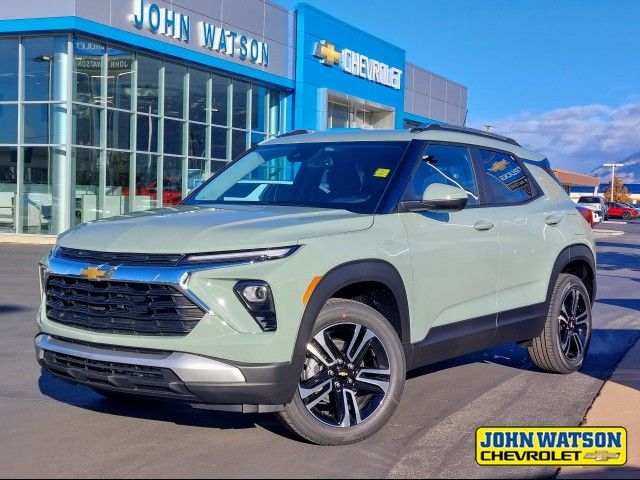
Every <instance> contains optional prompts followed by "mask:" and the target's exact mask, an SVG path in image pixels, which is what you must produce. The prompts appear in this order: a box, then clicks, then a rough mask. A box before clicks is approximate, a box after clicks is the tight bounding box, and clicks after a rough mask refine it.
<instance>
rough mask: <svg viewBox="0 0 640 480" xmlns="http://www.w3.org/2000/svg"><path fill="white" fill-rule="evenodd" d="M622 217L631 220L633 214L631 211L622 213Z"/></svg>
mask: <svg viewBox="0 0 640 480" xmlns="http://www.w3.org/2000/svg"><path fill="white" fill-rule="evenodd" d="M622 218H623V219H625V220H631V214H630V213H629V212H624V213H623V214H622Z"/></svg>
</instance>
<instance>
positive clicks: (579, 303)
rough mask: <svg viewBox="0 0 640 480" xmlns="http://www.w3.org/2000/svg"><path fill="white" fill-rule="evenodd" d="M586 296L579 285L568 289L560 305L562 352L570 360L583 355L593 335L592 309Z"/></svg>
mask: <svg viewBox="0 0 640 480" xmlns="http://www.w3.org/2000/svg"><path fill="white" fill-rule="evenodd" d="M588 302H589V299H588V298H586V297H585V296H584V295H583V293H582V291H581V289H580V288H579V287H578V286H572V287H571V288H569V289H567V290H566V291H565V294H564V299H563V301H562V304H561V306H560V315H558V321H559V322H560V330H559V332H558V333H559V335H560V347H561V349H562V354H563V355H564V356H565V358H567V359H568V360H570V361H573V360H576V359H580V358H582V357H583V354H584V348H585V345H586V344H587V341H588V339H589V337H590V335H591V325H590V322H589V321H588V320H589V315H590V313H591V312H590V309H589V307H588V306H587V304H588Z"/></svg>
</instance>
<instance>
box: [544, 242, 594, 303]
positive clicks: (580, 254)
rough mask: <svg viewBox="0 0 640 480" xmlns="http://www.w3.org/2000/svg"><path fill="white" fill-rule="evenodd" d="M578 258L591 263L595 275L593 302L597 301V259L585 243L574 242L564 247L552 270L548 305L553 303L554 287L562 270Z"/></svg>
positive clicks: (592, 290) (590, 266) (548, 290)
mask: <svg viewBox="0 0 640 480" xmlns="http://www.w3.org/2000/svg"><path fill="white" fill-rule="evenodd" d="M576 260H580V261H584V262H586V263H587V264H588V265H589V268H590V269H591V274H592V276H593V285H592V289H591V304H592V305H593V303H594V302H595V298H596V292H597V288H596V287H597V285H596V261H595V258H594V257H593V253H592V252H591V249H590V248H589V247H587V246H586V245H584V244H580V243H578V244H574V245H569V246H568V247H566V248H564V250H562V251H561V252H560V254H559V255H558V258H556V262H555V264H554V265H553V269H552V270H551V277H550V278H549V287H548V289H547V306H548V305H549V304H550V303H551V295H553V287H554V286H555V283H556V280H557V279H558V276H559V275H560V272H562V270H563V269H564V268H565V267H566V266H567V265H569V264H570V263H572V262H575V261H576Z"/></svg>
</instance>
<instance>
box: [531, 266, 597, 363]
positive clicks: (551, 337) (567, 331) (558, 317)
mask: <svg viewBox="0 0 640 480" xmlns="http://www.w3.org/2000/svg"><path fill="white" fill-rule="evenodd" d="M591 330H592V314H591V301H590V299H589V293H588V292H587V289H586V288H585V286H584V283H583V282H582V280H580V279H579V278H578V277H576V276H575V275H570V274H566V273H562V274H560V275H559V276H558V279H557V280H556V284H555V286H554V289H553V295H552V296H551V302H550V304H549V312H548V315H547V321H546V324H545V327H544V330H543V331H542V333H541V334H540V335H539V336H538V337H537V338H534V339H533V342H532V343H531V346H530V347H529V356H530V357H531V360H532V361H533V363H535V364H536V365H537V366H538V367H539V368H541V369H542V370H546V371H548V372H553V373H571V372H575V371H576V370H578V369H579V368H580V367H581V366H582V363H583V362H584V359H585V357H586V355H587V351H588V349H589V344H590V342H591Z"/></svg>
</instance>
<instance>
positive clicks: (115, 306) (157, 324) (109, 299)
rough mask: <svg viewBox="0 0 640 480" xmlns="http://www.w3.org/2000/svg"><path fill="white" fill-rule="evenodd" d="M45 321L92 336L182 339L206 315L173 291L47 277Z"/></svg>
mask: <svg viewBox="0 0 640 480" xmlns="http://www.w3.org/2000/svg"><path fill="white" fill-rule="evenodd" d="M46 297H47V298H46V300H47V303H46V311H47V317H48V318H49V319H50V320H52V321H54V322H57V323H61V324H64V325H68V326H71V327H76V328H82V329H85V330H91V331H94V332H102V333H115V334H129V335H165V336H185V335H187V334H188V333H189V332H191V331H192V330H193V329H194V328H195V326H196V325H197V324H198V322H199V321H200V320H201V319H202V317H203V315H204V313H205V312H204V311H203V310H202V309H201V308H200V307H198V306H197V305H196V304H194V303H193V302H192V301H191V300H189V299H188V298H187V297H186V296H185V295H184V294H183V293H181V292H180V291H179V290H178V289H176V288H175V287H173V286H171V285H158V284H150V283H137V282H124V281H113V280H100V281H91V280H86V279H82V278H75V277H63V276H59V275H50V276H49V277H48V278H47V288H46Z"/></svg>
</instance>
